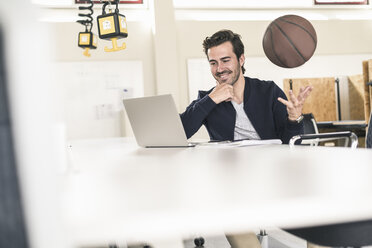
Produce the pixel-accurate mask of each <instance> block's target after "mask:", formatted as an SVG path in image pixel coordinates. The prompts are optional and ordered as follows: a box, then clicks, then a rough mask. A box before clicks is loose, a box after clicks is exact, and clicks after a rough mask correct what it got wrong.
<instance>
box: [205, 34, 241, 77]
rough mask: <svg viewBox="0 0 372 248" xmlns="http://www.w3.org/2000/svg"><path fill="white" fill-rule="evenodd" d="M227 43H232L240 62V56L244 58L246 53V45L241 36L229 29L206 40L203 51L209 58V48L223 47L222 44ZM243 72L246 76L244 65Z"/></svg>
mask: <svg viewBox="0 0 372 248" xmlns="http://www.w3.org/2000/svg"><path fill="white" fill-rule="evenodd" d="M227 41H230V42H231V44H232V46H233V49H234V53H235V55H236V58H237V59H238V60H239V58H240V56H242V54H243V53H244V45H243V42H242V40H241V36H240V35H239V34H236V33H234V32H233V31H231V30H227V29H223V30H220V31H218V32H216V33H214V34H213V35H212V36H211V37H207V38H205V40H204V41H203V49H204V53H205V55H207V57H208V49H209V48H211V47H215V46H218V45H221V44H222V43H225V42H227ZM242 71H243V74H244V72H245V69H244V65H242Z"/></svg>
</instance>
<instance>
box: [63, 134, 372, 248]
mask: <svg viewBox="0 0 372 248" xmlns="http://www.w3.org/2000/svg"><path fill="white" fill-rule="evenodd" d="M69 159H70V167H69V168H68V170H67V172H66V175H65V176H64V177H63V180H62V195H63V197H62V204H63V220H64V223H65V226H66V230H67V233H68V235H69V236H70V237H71V239H72V242H73V244H74V245H76V246H78V245H89V244H107V243H108V242H110V241H115V240H123V239H125V240H129V241H143V240H146V239H147V240H149V239H156V238H159V239H165V238H171V237H182V236H183V237H184V236H187V235H190V234H193V233H200V232H201V233H210V234H213V233H215V232H219V233H220V232H221V231H224V232H240V231H247V230H250V229H252V228H257V227H265V226H279V227H291V226H298V225H311V224H321V223H327V222H339V221H347V220H354V219H361V218H366V217H371V218H372V198H371V195H372V180H371V175H372V163H371V161H372V151H371V150H366V149H356V150H351V149H347V148H326V147H295V148H294V149H290V148H289V147H288V146H287V145H265V146H251V147H233V148H232V147H224V148H220V147H215V146H213V147H195V148H167V149H162V148H150V149H144V148H139V147H137V146H136V144H135V143H134V140H131V139H125V138H113V139H102V140H85V141H74V142H70V146H69Z"/></svg>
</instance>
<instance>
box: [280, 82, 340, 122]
mask: <svg viewBox="0 0 372 248" xmlns="http://www.w3.org/2000/svg"><path fill="white" fill-rule="evenodd" d="M290 80H292V90H293V93H294V94H295V95H296V96H297V95H298V92H299V90H300V88H301V87H305V86H308V85H311V86H313V91H312V92H311V95H310V96H309V97H308V98H307V99H306V102H305V104H304V107H303V111H302V112H303V113H313V115H314V117H315V119H316V121H336V120H337V106H336V91H335V78H334V77H325V78H293V79H289V78H288V79H284V80H283V88H284V92H285V94H286V95H287V97H288V96H289V89H290Z"/></svg>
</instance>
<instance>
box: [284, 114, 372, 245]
mask: <svg viewBox="0 0 372 248" xmlns="http://www.w3.org/2000/svg"><path fill="white" fill-rule="evenodd" d="M371 121H372V113H371V115H370V118H369V125H368V130H367V133H366V148H372V127H371V126H372V125H371ZM337 133H338V134H339V133H340V132H336V135H338V134H337ZM341 133H348V134H343V135H344V137H349V138H350V139H355V138H356V136H355V137H354V135H352V133H351V132H341ZM350 133H351V134H350ZM300 136H301V135H300ZM312 136H313V138H314V137H316V138H318V137H321V135H312ZM308 137H310V135H303V136H302V137H300V138H301V139H303V138H305V139H306V138H308ZM295 140H296V141H297V140H299V139H298V138H295V137H294V138H293V141H292V142H290V146H294V144H295V142H296V141H295ZM353 142H355V141H352V145H351V146H352V147H353V146H355V145H353ZM284 230H285V231H287V232H289V233H291V234H293V235H295V236H298V237H300V238H303V239H305V240H307V241H308V242H311V243H313V244H316V245H322V246H331V247H362V246H370V245H372V219H371V220H363V221H354V222H346V223H340V224H331V225H321V226H313V227H305V228H294V229H284Z"/></svg>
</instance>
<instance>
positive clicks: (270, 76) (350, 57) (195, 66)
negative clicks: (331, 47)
mask: <svg viewBox="0 0 372 248" xmlns="http://www.w3.org/2000/svg"><path fill="white" fill-rule="evenodd" d="M368 59H372V54H344V55H318V56H313V57H312V58H311V59H310V60H309V61H308V62H306V63H305V64H304V65H302V66H300V67H298V68H292V69H287V68H281V67H278V66H276V65H274V64H273V63H271V62H270V60H268V59H267V58H266V57H264V56H261V57H246V60H245V65H244V67H245V69H246V72H245V75H246V76H248V77H252V78H259V79H261V80H273V81H274V82H275V83H276V84H277V85H278V86H279V87H280V88H283V79H284V78H303V77H305V78H312V77H333V76H334V77H339V76H350V75H357V74H362V73H363V67H362V62H363V60H368ZM187 73H188V89H189V101H190V102H191V101H192V100H194V99H196V98H197V95H198V90H207V89H210V88H212V87H214V86H215V79H214V78H213V77H212V75H211V72H210V69H209V64H208V60H207V59H206V58H192V59H188V60H187Z"/></svg>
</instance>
